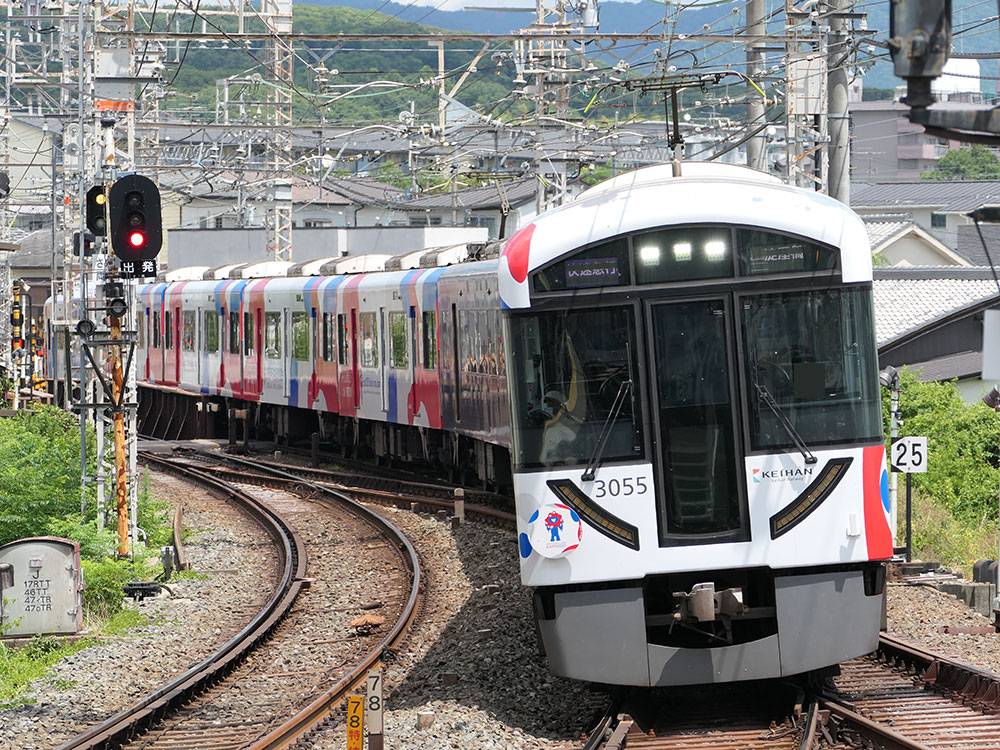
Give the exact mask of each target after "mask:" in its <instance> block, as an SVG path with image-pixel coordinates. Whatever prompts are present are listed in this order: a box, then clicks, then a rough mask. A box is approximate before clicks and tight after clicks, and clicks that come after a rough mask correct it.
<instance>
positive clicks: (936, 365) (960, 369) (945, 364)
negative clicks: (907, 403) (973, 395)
mask: <svg viewBox="0 0 1000 750" xmlns="http://www.w3.org/2000/svg"><path fill="white" fill-rule="evenodd" d="M907 367H908V368H909V369H911V370H913V371H914V372H916V373H917V380H920V381H921V382H923V383H931V382H934V381H940V380H954V379H955V378H959V379H962V378H970V377H978V376H979V374H980V373H981V372H982V371H983V353H982V352H958V353H957V354H948V355H945V356H944V357H938V358H937V359H930V360H927V361H926V362H914V363H913V364H911V365H907Z"/></svg>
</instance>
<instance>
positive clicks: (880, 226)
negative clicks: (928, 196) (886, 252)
mask: <svg viewBox="0 0 1000 750" xmlns="http://www.w3.org/2000/svg"><path fill="white" fill-rule="evenodd" d="M912 224H913V222H912V221H910V220H909V219H897V220H887V221H867V220H866V221H865V229H867V230H868V239H869V240H870V241H871V243H872V252H873V253H877V252H878V251H879V248H881V247H882V245H884V244H886V243H887V242H889V241H890V240H893V239H895V238H896V237H898V236H899V235H901V234H904V233H905V232H906V230H907V229H908V228H909V227H910V226H911V225H912Z"/></svg>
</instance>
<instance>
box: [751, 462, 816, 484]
mask: <svg viewBox="0 0 1000 750" xmlns="http://www.w3.org/2000/svg"><path fill="white" fill-rule="evenodd" d="M812 475H813V470H812V467H808V466H807V467H805V468H802V469H767V470H765V469H754V470H753V481H754V482H755V483H756V484H760V482H761V480H764V479H766V480H767V481H769V482H795V481H800V480H804V479H808V478H809V477H811V476H812Z"/></svg>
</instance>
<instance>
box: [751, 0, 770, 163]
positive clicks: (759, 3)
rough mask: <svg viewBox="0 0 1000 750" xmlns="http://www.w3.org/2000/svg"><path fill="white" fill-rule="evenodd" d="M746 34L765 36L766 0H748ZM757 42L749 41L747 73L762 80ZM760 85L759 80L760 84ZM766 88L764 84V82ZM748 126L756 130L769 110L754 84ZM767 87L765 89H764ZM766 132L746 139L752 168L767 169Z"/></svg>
mask: <svg viewBox="0 0 1000 750" xmlns="http://www.w3.org/2000/svg"><path fill="white" fill-rule="evenodd" d="M746 7H747V25H746V29H747V34H749V35H751V36H763V35H764V32H765V31H766V28H767V24H766V22H765V16H766V13H767V3H766V2H765V0H749V2H747V6H746ZM760 47H761V45H760V44H759V43H758V42H750V43H749V44H747V77H748V78H749V79H750V80H751V81H753V82H754V83H757V81H761V82H763V77H764V52H763V51H762V50H761V49H760ZM758 85H760V84H758ZM761 88H762V89H764V86H761ZM746 89H747V125H746V126H747V130H748V131H750V132H753V131H754V130H755V129H756V128H757V127H759V126H760V124H761V123H763V122H764V117H765V116H766V113H767V100H766V99H765V98H764V97H763V96H760V95H759V94H758V92H757V91H756V90H754V89H753V87H752V86H750V85H749V84H747V87H746ZM765 90H766V89H765ZM766 138H767V136H766V135H765V133H764V132H760V133H758V134H757V135H754V136H752V137H751V138H750V140H748V141H747V166H748V167H751V168H752V169H762V170H765V171H766V170H767V167H768V165H767V164H766V163H765V161H764V160H765V158H766V149H765V141H766Z"/></svg>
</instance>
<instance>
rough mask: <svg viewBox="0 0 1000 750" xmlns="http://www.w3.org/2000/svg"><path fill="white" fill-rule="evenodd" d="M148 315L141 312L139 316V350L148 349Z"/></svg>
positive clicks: (137, 322)
mask: <svg viewBox="0 0 1000 750" xmlns="http://www.w3.org/2000/svg"><path fill="white" fill-rule="evenodd" d="M146 319H147V317H146V314H145V313H143V312H142V311H140V312H139V316H138V318H137V319H136V324H137V328H136V331H137V332H138V334H139V348H140V349H144V348H145V347H146Z"/></svg>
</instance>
